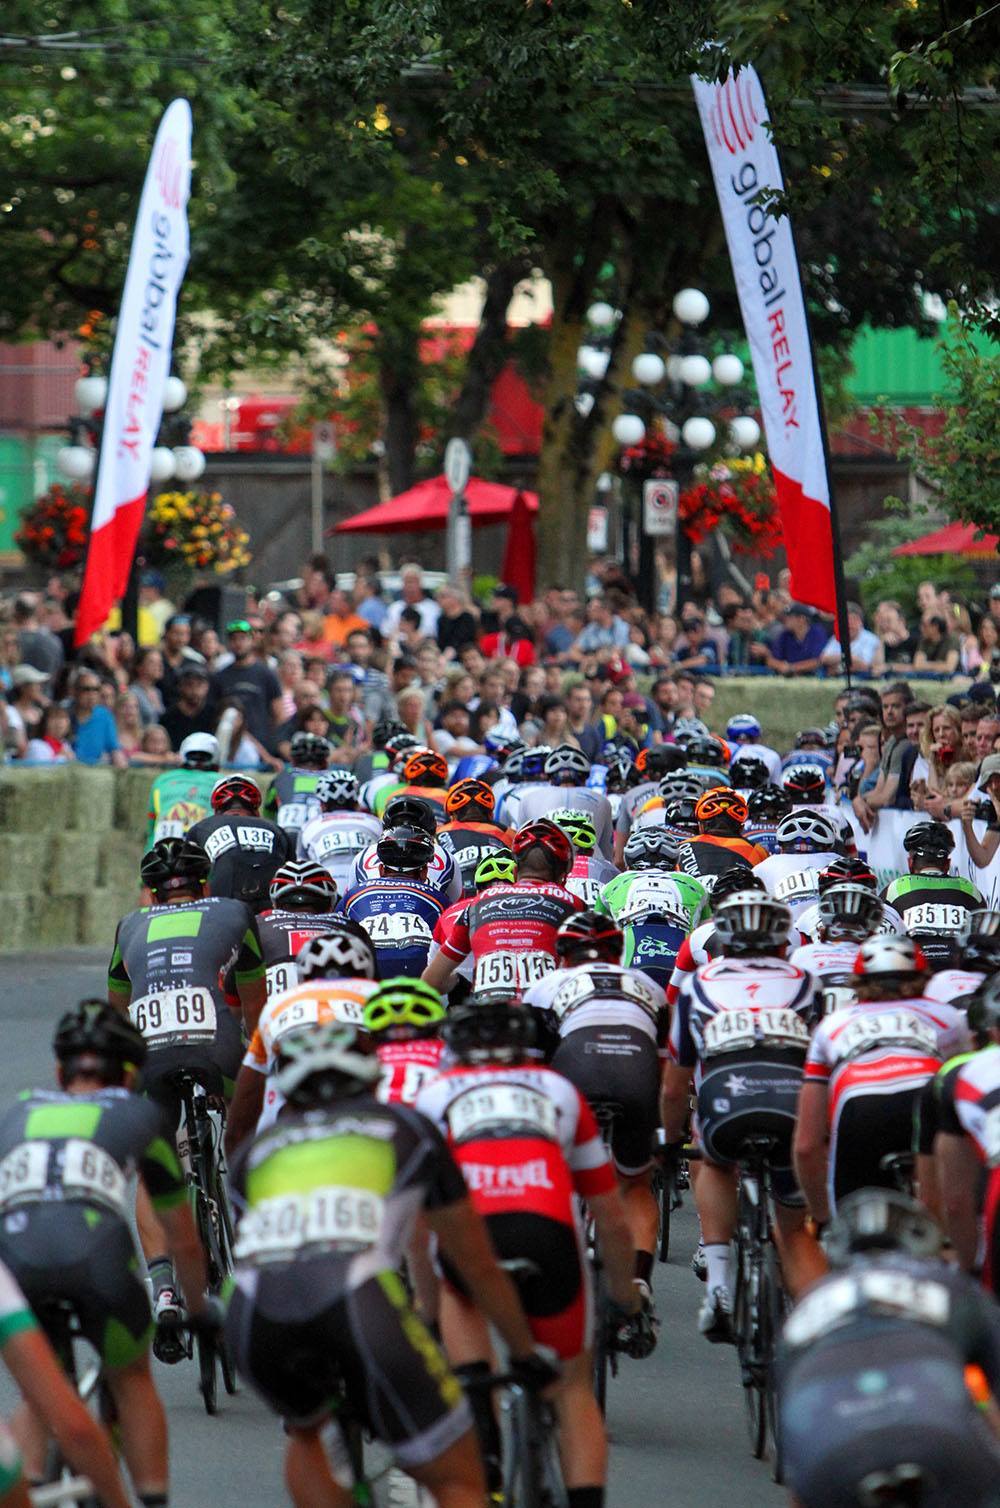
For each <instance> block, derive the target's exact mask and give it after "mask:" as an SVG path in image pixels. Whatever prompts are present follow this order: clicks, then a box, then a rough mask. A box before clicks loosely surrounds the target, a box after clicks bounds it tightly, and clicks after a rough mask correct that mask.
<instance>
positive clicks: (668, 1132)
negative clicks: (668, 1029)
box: [660, 1058, 694, 1142]
mask: <svg viewBox="0 0 1000 1508" xmlns="http://www.w3.org/2000/svg"><path fill="white" fill-rule="evenodd" d="M693 1078H694V1069H693V1068H684V1067H682V1066H681V1064H680V1063H675V1062H673V1060H672V1059H669V1058H668V1059H667V1061H666V1062H665V1063H664V1065H663V1078H662V1079H661V1081H660V1120H661V1121H662V1122H663V1131H664V1134H665V1136H666V1138H667V1141H668V1142H677V1141H680V1140H681V1138H682V1137H683V1135H684V1130H685V1127H686V1126H687V1117H688V1100H689V1098H690V1095H691V1080H692V1079H693Z"/></svg>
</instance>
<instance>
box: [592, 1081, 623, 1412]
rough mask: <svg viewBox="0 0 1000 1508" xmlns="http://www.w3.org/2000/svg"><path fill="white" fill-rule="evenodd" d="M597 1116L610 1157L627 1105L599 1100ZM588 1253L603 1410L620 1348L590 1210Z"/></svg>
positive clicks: (596, 1390) (596, 1373)
mask: <svg viewBox="0 0 1000 1508" xmlns="http://www.w3.org/2000/svg"><path fill="white" fill-rule="evenodd" d="M592 1108H593V1111H594V1119H595V1120H596V1121H597V1124H598V1127H599V1128H600V1132H601V1139H602V1140H603V1142H604V1146H605V1149H606V1150H607V1154H608V1157H609V1158H610V1157H611V1144H612V1142H613V1140H614V1133H615V1127H616V1126H617V1124H618V1122H619V1121H620V1120H621V1118H622V1117H623V1116H624V1114H625V1107H624V1105H621V1104H619V1102H618V1101H617V1100H600V1101H597V1102H595V1103H594V1104H593V1107H592ZM585 1231H586V1241H587V1256H588V1257H589V1259H590V1266H591V1270H592V1272H593V1274H594V1396H595V1397H596V1399H597V1405H598V1408H599V1409H600V1411H601V1413H602V1414H603V1413H605V1412H606V1410H607V1402H608V1376H609V1375H610V1376H611V1377H617V1376H618V1364H619V1363H618V1350H617V1347H616V1346H615V1324H614V1309H613V1306H612V1303H611V1295H610V1294H609V1293H608V1285H607V1280H606V1279H605V1276H604V1263H603V1262H602V1260H601V1253H600V1251H599V1249H598V1245H597V1231H596V1229H595V1226H594V1221H593V1218H592V1217H591V1216H590V1215H589V1214H588V1215H587V1220H586V1227H585Z"/></svg>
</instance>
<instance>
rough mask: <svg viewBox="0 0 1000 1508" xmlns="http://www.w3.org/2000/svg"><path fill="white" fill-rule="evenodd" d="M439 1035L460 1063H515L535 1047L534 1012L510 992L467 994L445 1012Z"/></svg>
mask: <svg viewBox="0 0 1000 1508" xmlns="http://www.w3.org/2000/svg"><path fill="white" fill-rule="evenodd" d="M441 1035H442V1037H443V1038H444V1040H445V1043H446V1044H447V1046H448V1047H449V1048H450V1050H451V1052H452V1053H453V1054H454V1055H455V1057H456V1058H457V1059H458V1061H459V1062H460V1063H517V1062H520V1060H521V1059H522V1058H523V1057H524V1055H525V1053H526V1052H527V1050H528V1049H529V1048H530V1047H533V1046H534V1043H535V1037H536V1019H535V1012H534V1011H533V1010H530V1009H529V1008H528V1007H527V1006H524V1005H519V1004H518V1002H517V1001H516V1000H515V999H514V997H513V996H512V995H505V994H501V993H500V992H485V993H482V994H477V995H470V996H469V998H468V1000H467V1001H466V1002H465V1004H464V1005H461V1006H459V1007H458V1009H457V1010H451V1011H449V1012H448V1015H447V1016H446V1017H445V1020H444V1023H443V1025H442V1027H441Z"/></svg>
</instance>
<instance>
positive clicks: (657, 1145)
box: [653, 1126, 690, 1262]
mask: <svg viewBox="0 0 1000 1508" xmlns="http://www.w3.org/2000/svg"><path fill="white" fill-rule="evenodd" d="M654 1152H655V1155H656V1162H655V1164H654V1167H653V1194H654V1195H655V1197H656V1203H657V1207H658V1209H659V1213H660V1219H659V1227H658V1234H657V1239H656V1255H657V1259H658V1260H659V1261H660V1262H668V1261H669V1260H670V1222H671V1217H672V1215H673V1213H674V1210H679V1209H680V1208H681V1206H682V1205H683V1203H684V1200H683V1198H682V1197H681V1195H682V1191H683V1190H684V1189H686V1188H688V1187H689V1186H690V1185H689V1178H688V1171H687V1164H686V1163H685V1161H684V1159H683V1158H681V1157H679V1156H678V1155H677V1154H676V1151H675V1150H674V1149H673V1148H671V1147H670V1146H669V1145H668V1143H667V1140H666V1136H665V1134H664V1131H663V1127H662V1126H658V1127H657V1130H656V1137H655V1140H654Z"/></svg>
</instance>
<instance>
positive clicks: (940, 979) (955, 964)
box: [924, 911, 1000, 1002]
mask: <svg viewBox="0 0 1000 1508" xmlns="http://www.w3.org/2000/svg"><path fill="white" fill-rule="evenodd" d="M996 914H997V913H996V912H993V911H969V912H967V913H966V925H965V927H963V929H962V931H961V932H960V933H959V934H958V936H957V937H956V938H954V939H953V940H952V944H951V954H950V957H949V964H950V967H948V968H945V969H938V971H937V973H936V974H932V975H931V977H930V979H928V981H927V984H926V985H925V986H924V994H925V995H926V996H927V999H928V1000H945V1001H952V1002H953V1001H955V1000H956V999H958V998H959V997H960V996H965V995H971V994H973V992H974V991H976V990H978V988H979V986H980V985H981V984H982V983H983V981H984V980H985V979H987V978H988V977H989V976H990V975H991V974H995V973H996V972H997V970H998V969H1000V933H996V932H982V931H979V930H978V928H977V922H979V921H980V919H987V918H988V919H989V924H990V925H992V921H993V918H994V917H995V916H996ZM970 924H971V925H970ZM973 929H975V930H973Z"/></svg>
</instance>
